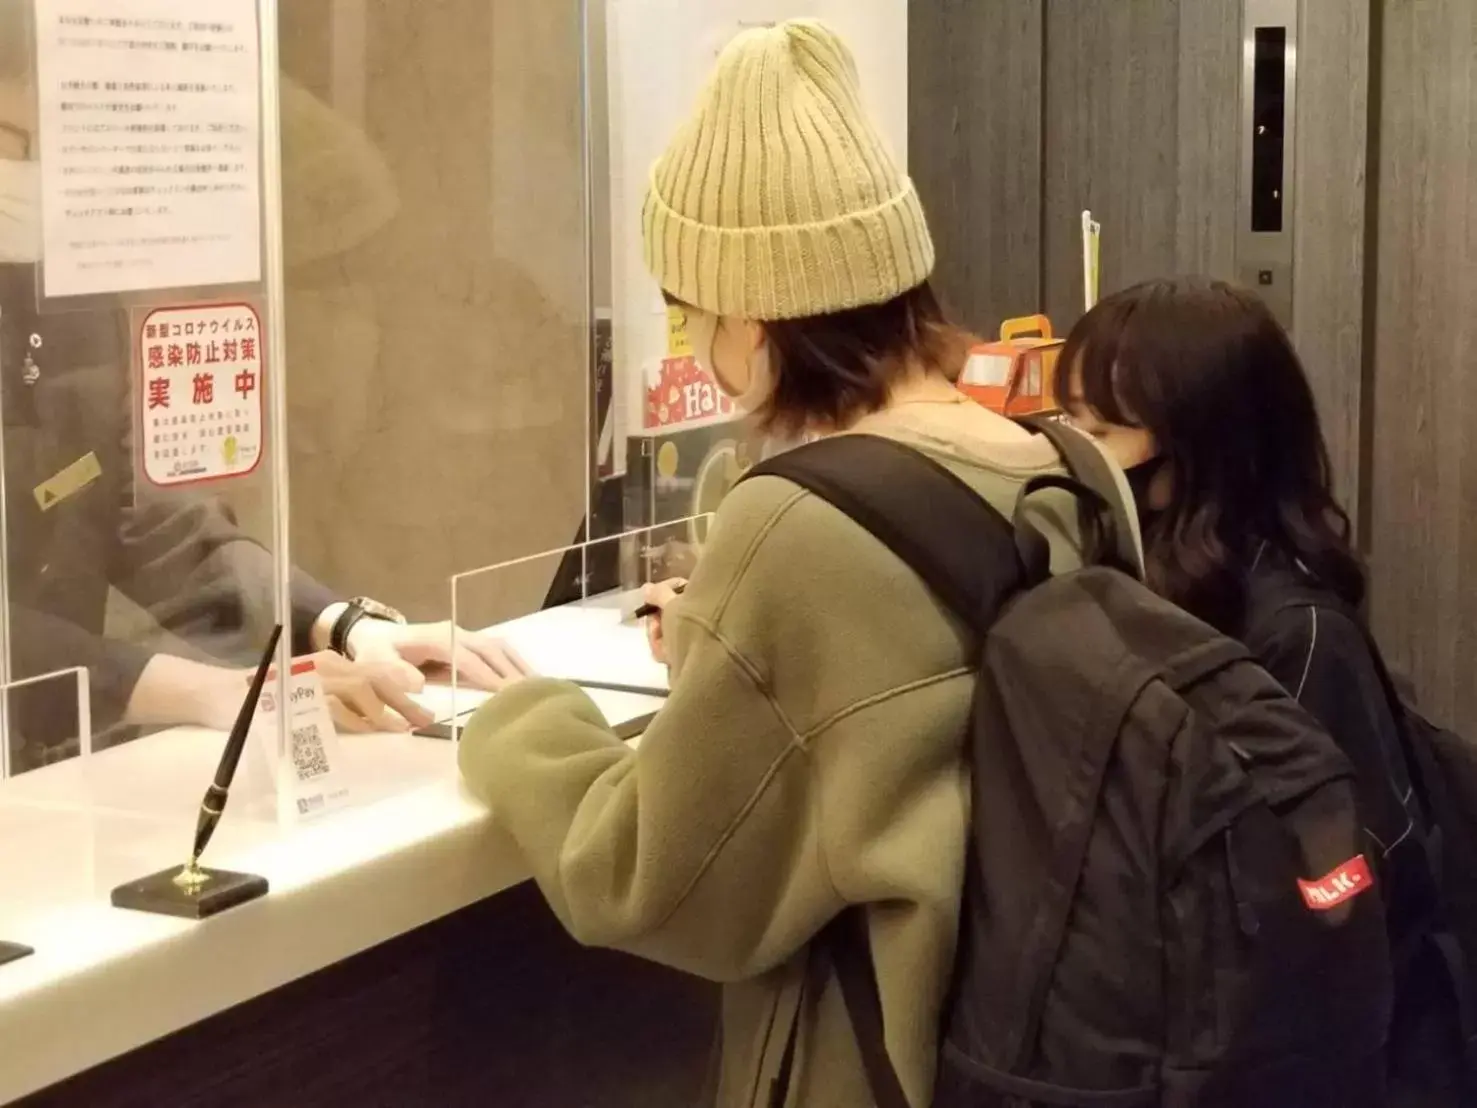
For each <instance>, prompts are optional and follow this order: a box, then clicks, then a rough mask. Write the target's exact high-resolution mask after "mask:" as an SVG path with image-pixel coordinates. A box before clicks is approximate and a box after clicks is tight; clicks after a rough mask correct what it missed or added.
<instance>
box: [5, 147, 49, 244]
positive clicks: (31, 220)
mask: <svg viewBox="0 0 1477 1108" xmlns="http://www.w3.org/2000/svg"><path fill="white" fill-rule="evenodd" d="M40 260H41V163H40V162H17V161H11V160H9V159H6V158H0V265H15V264H18V263H23V264H27V265H34V264H35V263H36V262H39V261H40Z"/></svg>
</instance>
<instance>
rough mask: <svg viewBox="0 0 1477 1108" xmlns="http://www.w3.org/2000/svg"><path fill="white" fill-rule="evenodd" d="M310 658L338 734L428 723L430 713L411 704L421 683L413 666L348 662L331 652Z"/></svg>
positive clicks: (359, 660)
mask: <svg viewBox="0 0 1477 1108" xmlns="http://www.w3.org/2000/svg"><path fill="white" fill-rule="evenodd" d="M312 657H313V661H314V662H315V663H316V665H317V668H318V676H319V677H320V678H321V679H322V681H323V691H324V692H325V693H327V694H328V706H329V710H330V711H331V712H332V713H333V724H334V726H335V727H336V728H337V729H338V730H339V731H340V732H343V733H350V734H364V733H367V732H376V731H379V732H387V731H388V732H405V731H410V730H412V729H413V728H416V727H424V726H426V725H427V724H429V723H432V722H433V717H432V716H431V713H430V712H428V711H426V710H425V709H424V708H422V707H421V706H420V705H418V704H417V703H416V702H415V701H414V700H412V699H411V695H412V694H413V693H418V692H420V691H421V689H422V688H424V687H425V683H426V679H425V678H424V677H423V676H422V675H421V672H420V670H418V669H416V668H415V667H414V666H412V665H408V664H406V663H405V662H403V661H401V660H400V659H398V658H397V659H394V660H393V661H390V662H376V661H371V660H367V659H364V658H356V659H355V660H354V661H352V662H351V661H349V660H348V659H347V658H345V657H343V656H342V655H340V654H335V653H334V652H333V651H331V650H325V651H323V652H321V653H318V654H314V655H313V656H312Z"/></svg>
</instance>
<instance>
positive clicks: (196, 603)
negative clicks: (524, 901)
mask: <svg viewBox="0 0 1477 1108" xmlns="http://www.w3.org/2000/svg"><path fill="white" fill-rule="evenodd" d="M273 19H274V16H273V15H272V12H271V5H270V4H267V5H264V6H263V8H262V10H261V12H260V17H259V11H258V5H257V3H256V2H255V0H222V2H219V3H215V4H212V5H210V8H209V12H208V13H202V12H201V11H199V10H197V9H196V8H195V7H194V6H192V5H187V4H179V3H176V2H173V0H128V2H127V3H101V2H94V0H0V616H3V618H0V769H3V774H0V821H3V823H4V826H5V831H4V833H3V841H4V842H5V843H6V845H7V848H8V849H6V850H4V851H0V932H5V931H7V930H8V929H9V926H10V924H11V923H12V922H17V921H25V920H28V921H29V922H30V924H31V925H34V923H35V921H36V920H37V919H38V918H41V917H43V916H47V917H49V916H52V915H54V914H55V915H57V918H58V919H59V918H60V915H61V914H64V913H65V912H66V911H67V910H69V908H68V906H70V905H77V904H81V903H95V902H97V900H98V899H100V898H103V899H105V898H106V896H107V895H108V891H109V889H110V888H111V887H113V886H115V885H117V884H118V883H121V882H124V881H127V880H129V879H133V878H138V877H142V876H144V875H146V874H148V873H151V872H153V871H155V870H158V869H161V868H162V867H164V866H167V865H170V864H172V863H179V862H182V861H183V860H184V858H185V857H186V855H187V854H188V852H189V848H190V842H191V830H192V828H193V825H194V821H195V818H196V813H197V812H198V810H199V805H200V802H201V797H202V796H203V794H204V793H205V790H206V787H207V785H209V784H210V781H211V778H212V775H213V772H214V770H215V767H216V764H217V762H218V761H219V759H220V756H221V752H222V749H223V745H224V743H225V732H226V730H227V729H228V728H229V727H230V726H231V724H232V723H233V721H234V720H235V719H236V718H237V717H238V715H239V713H240V712H241V709H242V707H243V704H244V702H245V701H246V700H247V694H248V682H247V676H248V671H249V670H250V669H251V668H252V667H254V666H255V664H256V663H257V662H258V660H259V658H260V656H261V655H262V653H263V651H264V649H265V647H266V644H267V642H268V640H269V638H270V634H271V630H272V628H273V626H274V625H275V624H277V623H279V622H281V623H291V622H292V619H291V617H290V612H291V610H292V607H293V605H292V604H291V601H292V599H293V598H292V597H291V596H290V595H289V592H288V590H287V588H286V587H285V581H286V579H287V575H288V558H287V552H286V522H287V519H286V503H287V501H286V486H285V472H286V470H285V462H286V454H285V448H284V447H285V442H286V434H285V432H284V428H283V426H282V415H283V407H282V399H283V387H282V386H283V372H282V371H283V368H284V362H283V344H282V333H283V326H284V313H283V299H282V265H281V257H282V244H281V219H280V215H279V212H278V208H279V204H280V195H281V174H280V168H279V165H278V161H279V159H278V153H277V152H278V149H279V134H278V132H279V126H278V114H277V99H278V95H277V94H278V89H277V79H276V61H275V52H276V37H275V34H273V33H271V30H270V28H271V26H272V21H273ZM298 622H299V623H301V622H303V621H302V620H301V619H300V620H299V621H298ZM292 645H293V644H292V643H290V642H288V641H287V640H284V641H283V645H282V648H281V650H280V651H279V653H278V657H277V662H278V663H279V664H278V667H277V668H278V670H279V671H280V672H281V673H282V674H283V677H282V678H281V679H280V680H279V681H278V682H277V683H276V685H275V687H274V688H269V697H268V699H272V700H274V701H275V702H278V703H280V702H282V700H283V697H284V694H285V693H286V691H287V684H286V674H287V672H288V670H287V668H286V667H285V666H284V665H283V664H282V663H285V662H286V661H287V660H288V658H289V657H290V653H289V651H290V649H291V646H292ZM298 645H299V646H301V645H302V644H301V643H299V644H298ZM284 736H285V729H284V727H283V726H282V725H281V722H280V713H275V714H274V713H270V712H269V713H265V714H263V715H262V718H259V719H258V720H257V722H256V726H255V729H254V731H253V733H252V736H251V741H250V743H249V747H250V749H249V750H248V752H247V755H246V757H245V758H244V759H243V761H242V768H241V771H240V772H239V774H238V776H237V780H236V788H235V789H233V791H232V796H231V804H230V806H229V808H228V810H227V814H226V819H225V821H224V823H223V824H222V827H221V832H220V834H219V835H218V836H217V838H216V840H215V843H214V844H213V846H212V849H213V850H216V851H225V852H229V851H231V850H233V849H237V848H240V847H241V846H242V845H243V844H247V843H250V842H252V841H256V840H259V839H261V838H262V837H264V836H267V837H269V836H272V835H275V834H277V833H278V830H279V827H280V819H281V815H282V812H281V810H280V806H281V804H282V801H283V798H284V797H287V796H289V795H290V794H289V792H287V791H285V790H284V788H282V787H280V785H281V784H282V782H283V781H285V780H286V779H287V776H288V775H287V773H286V770H287V766H288V760H287V759H284V758H283V757H282V755H283V753H284V751H285V750H286V745H285V742H284ZM43 863H44V864H43ZM28 929H29V930H31V931H33V932H34V931H35V930H36V928H35V927H34V926H29V927H28Z"/></svg>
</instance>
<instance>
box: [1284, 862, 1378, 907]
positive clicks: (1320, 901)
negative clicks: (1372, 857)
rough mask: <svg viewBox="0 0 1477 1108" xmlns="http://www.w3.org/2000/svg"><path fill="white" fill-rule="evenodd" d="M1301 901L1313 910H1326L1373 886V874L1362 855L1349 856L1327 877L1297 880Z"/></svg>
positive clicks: (1351, 898)
mask: <svg viewBox="0 0 1477 1108" xmlns="http://www.w3.org/2000/svg"><path fill="white" fill-rule="evenodd" d="M1298 888H1299V889H1301V890H1302V893H1303V902H1304V903H1305V904H1307V906H1308V907H1309V908H1311V909H1313V911H1315V912H1327V911H1329V910H1331V909H1333V908H1337V907H1338V906H1339V905H1340V904H1343V903H1344V902H1345V901H1347V900H1353V899H1354V898H1355V897H1356V896H1358V895H1359V894H1360V893H1362V892H1368V891H1369V890H1370V889H1372V888H1374V875H1373V874H1371V873H1370V872H1369V863H1368V862H1367V861H1365V859H1364V855H1362V854H1361V855H1359V856H1358V857H1357V858H1351V859H1350V860H1349V861H1347V862H1345V863H1344V864H1343V865H1341V866H1339V868H1338V869H1336V870H1334V871H1333V872H1332V873H1330V874H1329V875H1328V876H1327V877H1323V878H1320V879H1319V880H1317V881H1299V882H1298Z"/></svg>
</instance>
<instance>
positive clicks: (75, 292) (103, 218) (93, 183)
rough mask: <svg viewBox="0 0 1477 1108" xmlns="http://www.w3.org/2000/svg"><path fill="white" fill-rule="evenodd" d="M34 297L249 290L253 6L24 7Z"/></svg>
mask: <svg viewBox="0 0 1477 1108" xmlns="http://www.w3.org/2000/svg"><path fill="white" fill-rule="evenodd" d="M36 50H37V84H38V91H39V98H40V140H41V141H40V151H41V187H42V213H41V214H42V226H43V228H44V232H43V248H44V251H45V257H44V272H45V291H46V295H47V296H84V295H89V294H95V293H109V292H126V291H130V290H136V289H160V288H180V287H187V286H189V287H194V286H203V285H224V284H236V283H252V282H256V281H259V280H260V279H261V195H260V194H261V153H260V152H261V107H260V100H259V85H260V78H259V75H258V65H257V57H258V44H257V23H256V0H211V2H210V3H208V4H201V3H199V2H198V0H36Z"/></svg>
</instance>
